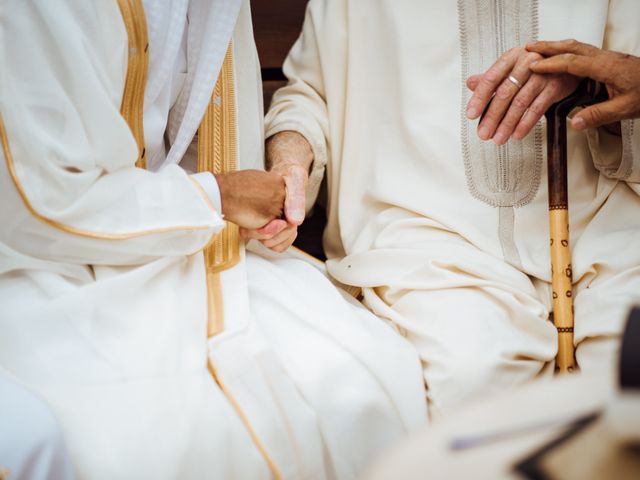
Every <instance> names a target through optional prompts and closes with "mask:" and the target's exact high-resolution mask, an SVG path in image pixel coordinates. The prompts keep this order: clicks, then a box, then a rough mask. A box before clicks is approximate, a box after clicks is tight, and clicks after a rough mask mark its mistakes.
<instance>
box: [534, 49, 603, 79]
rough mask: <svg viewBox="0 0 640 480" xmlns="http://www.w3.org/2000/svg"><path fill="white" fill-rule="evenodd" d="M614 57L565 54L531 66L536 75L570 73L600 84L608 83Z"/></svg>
mask: <svg viewBox="0 0 640 480" xmlns="http://www.w3.org/2000/svg"><path fill="white" fill-rule="evenodd" d="M613 58H614V56H611V57H610V56H609V55H608V54H603V55H601V56H598V57H595V58H592V57H585V56H582V55H574V54H572V53H565V54H563V55H556V56H555V57H551V58H546V59H544V60H540V61H539V62H536V63H535V64H533V65H531V71H532V72H535V73H540V74H545V73H568V74H571V75H574V76H576V77H589V78H593V79H594V80H597V81H599V82H608V81H609V78H610V75H611V69H612V68H613Z"/></svg>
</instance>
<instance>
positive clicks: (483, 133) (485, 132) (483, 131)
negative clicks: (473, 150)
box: [478, 126, 489, 140]
mask: <svg viewBox="0 0 640 480" xmlns="http://www.w3.org/2000/svg"><path fill="white" fill-rule="evenodd" d="M478 136H479V137H480V138H481V139H482V140H488V139H489V127H486V126H484V127H480V130H478Z"/></svg>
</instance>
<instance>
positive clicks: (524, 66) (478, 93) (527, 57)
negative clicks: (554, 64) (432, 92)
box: [467, 47, 579, 145]
mask: <svg viewBox="0 0 640 480" xmlns="http://www.w3.org/2000/svg"><path fill="white" fill-rule="evenodd" d="M541 58H542V56H541V55H540V54H538V53H534V52H528V51H526V50H525V48H524V47H517V48H512V49H511V50H508V51H507V52H506V53H504V55H502V57H500V58H499V59H498V61H496V63H494V64H493V65H492V66H491V68H489V69H488V70H487V71H486V72H485V73H483V74H480V75H472V76H471V77H469V78H468V79H467V87H468V88H469V89H470V90H472V91H473V96H472V97H471V99H470V100H469V103H468V105H467V118H469V119H470V120H474V119H476V118H478V117H480V116H481V115H482V113H483V112H485V110H486V112H485V113H484V117H483V118H482V120H481V121H480V124H479V125H478V136H479V137H480V138H481V139H482V140H489V139H493V141H494V142H495V143H497V144H498V145H502V144H505V143H506V142H507V141H508V140H509V138H511V137H512V136H513V138H515V139H517V140H521V139H523V138H524V137H526V136H527V134H528V133H529V132H530V131H531V129H532V128H533V127H534V126H535V124H536V123H537V122H538V120H540V118H542V116H543V115H544V113H545V112H546V111H547V109H548V108H549V107H550V106H551V105H553V104H554V103H555V102H557V101H559V100H561V99H563V98H564V97H566V96H567V95H569V94H570V93H571V92H573V91H574V90H575V89H576V87H577V86H578V83H579V79H577V78H576V77H574V76H571V75H567V74H555V75H547V74H544V75H543V74H540V73H533V72H532V71H531V70H530V67H531V65H532V64H533V63H535V62H537V61H539V60H540V59H541Z"/></svg>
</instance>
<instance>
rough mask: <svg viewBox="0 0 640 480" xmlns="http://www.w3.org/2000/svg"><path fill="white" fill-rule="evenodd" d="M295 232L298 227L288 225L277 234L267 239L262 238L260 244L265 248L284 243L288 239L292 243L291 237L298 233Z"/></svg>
mask: <svg viewBox="0 0 640 480" xmlns="http://www.w3.org/2000/svg"><path fill="white" fill-rule="evenodd" d="M297 232H298V227H296V226H294V225H292V226H289V227H287V228H286V229H285V230H283V231H282V232H280V233H279V234H278V235H276V236H275V237H273V238H270V239H268V240H262V244H263V245H264V246H265V247H267V248H273V247H275V246H277V245H280V244H282V243H286V242H288V241H291V243H293V239H294V238H295V237H296V236H297V235H298V233H297Z"/></svg>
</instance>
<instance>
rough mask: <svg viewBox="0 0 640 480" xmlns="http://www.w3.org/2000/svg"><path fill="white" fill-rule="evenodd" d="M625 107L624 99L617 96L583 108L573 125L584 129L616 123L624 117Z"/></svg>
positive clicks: (577, 128) (573, 120) (574, 119)
mask: <svg viewBox="0 0 640 480" xmlns="http://www.w3.org/2000/svg"><path fill="white" fill-rule="evenodd" d="M623 109H624V100H622V99H621V97H616V98H614V99H612V100H608V101H606V102H603V103H598V104H596V105H592V106H590V107H587V108H585V109H583V110H581V111H580V112H578V113H577V114H576V115H574V117H573V119H572V120H571V125H572V126H573V128H575V129H576V130H584V129H586V128H595V127H600V126H602V125H607V124H609V123H614V122H617V121H619V120H621V119H622V118H623V113H622V112H623V111H624V110H623Z"/></svg>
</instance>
